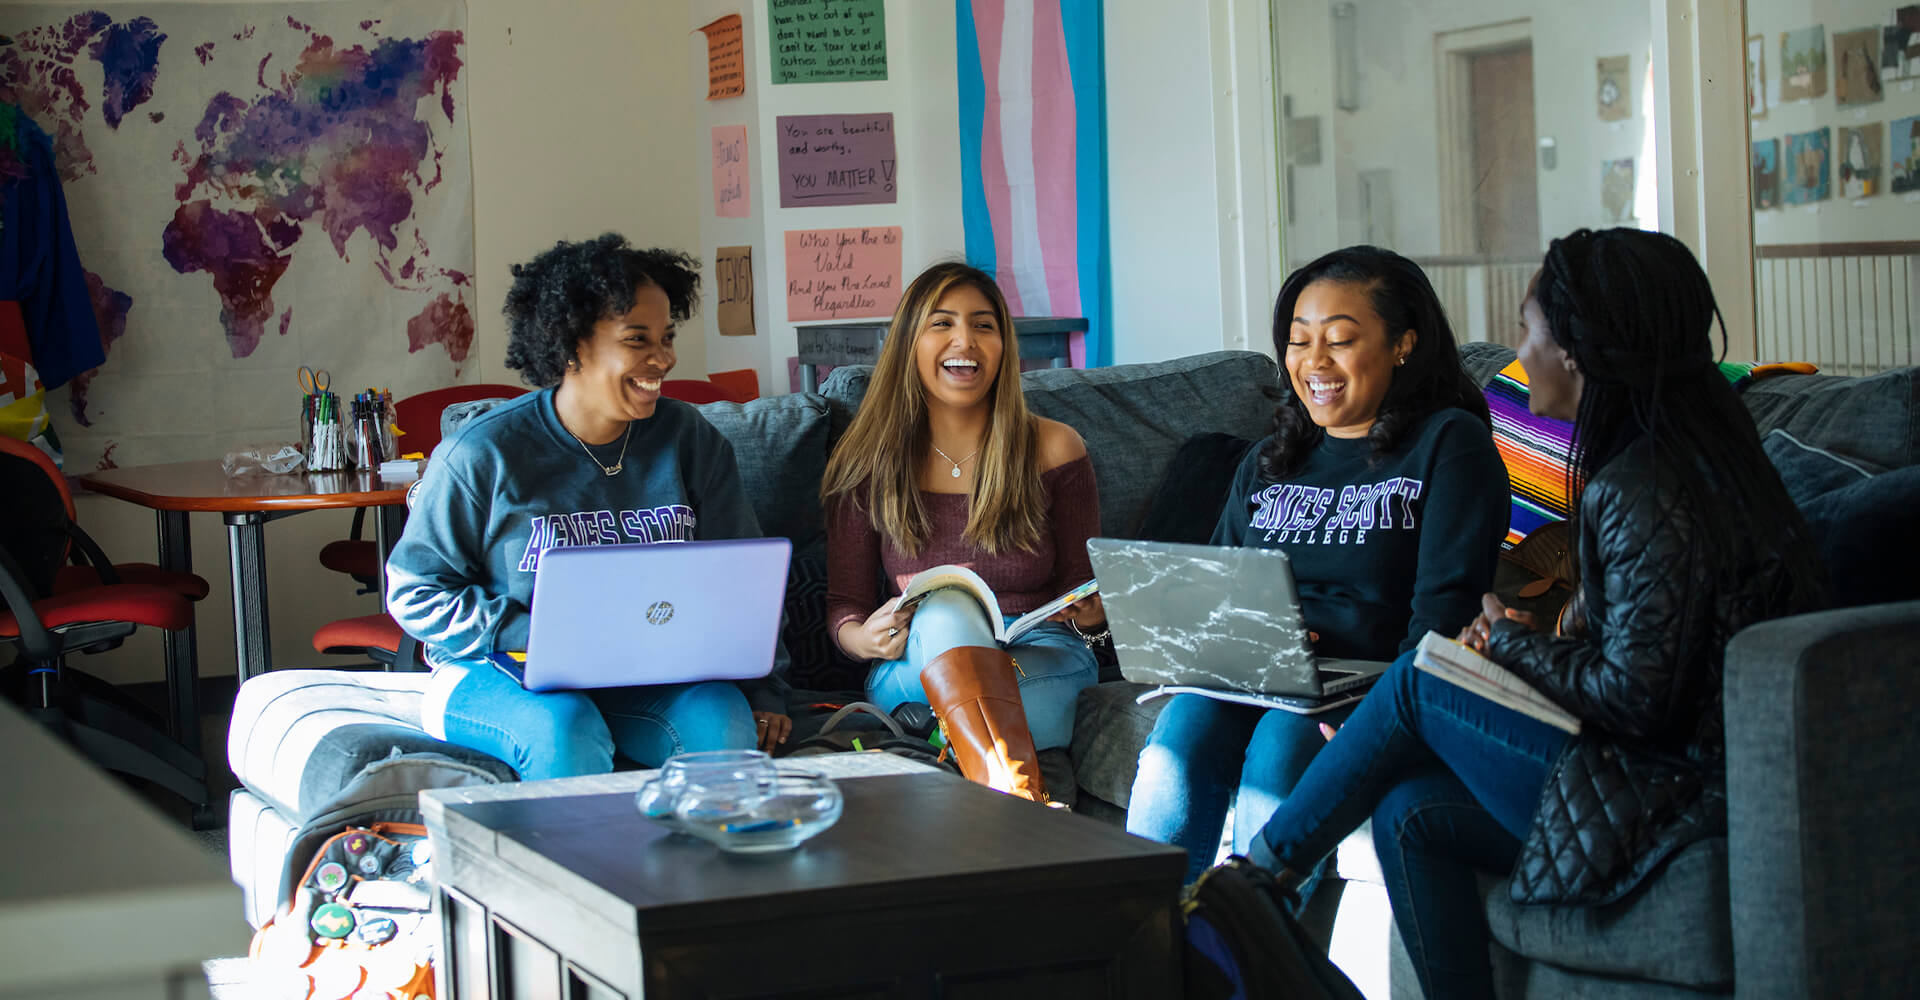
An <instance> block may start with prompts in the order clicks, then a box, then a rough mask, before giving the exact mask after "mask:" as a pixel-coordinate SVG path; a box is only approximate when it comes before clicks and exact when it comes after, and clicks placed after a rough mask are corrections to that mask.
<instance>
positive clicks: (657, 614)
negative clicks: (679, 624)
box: [647, 601, 673, 625]
mask: <svg viewBox="0 0 1920 1000" xmlns="http://www.w3.org/2000/svg"><path fill="white" fill-rule="evenodd" d="M672 620H673V605H671V604H668V603H667V602H665V601H655V602H653V603H652V604H649V605H647V624H649V625H665V624H666V623H668V622H670V621H672Z"/></svg>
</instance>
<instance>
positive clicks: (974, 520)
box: [821, 263, 1106, 800]
mask: <svg viewBox="0 0 1920 1000" xmlns="http://www.w3.org/2000/svg"><path fill="white" fill-rule="evenodd" d="M821 497H822V499H823V501H824V502H825V504H826V508H827V542H828V550H829V551H828V556H827V567H828V579H827V625H828V628H829V629H830V630H831V634H832V636H833V639H834V642H836V643H837V644H839V646H840V648H841V649H842V650H843V651H845V652H846V653H847V655H849V656H852V657H854V658H856V659H862V660H869V661H872V663H873V668H872V670H871V671H870V672H869V674H868V675H867V695H868V698H869V700H871V701H873V702H874V703H875V704H877V705H879V706H881V707H882V708H885V709H888V710H892V709H893V708H895V707H897V706H898V705H900V704H901V703H903V702H910V701H911V702H924V703H926V704H928V705H931V706H932V708H933V711H934V714H935V716H936V717H937V718H938V719H939V720H940V723H941V726H942V729H943V730H944V732H945V733H946V736H947V740H948V743H949V745H950V746H951V747H952V748H953V750H954V753H955V756H956V757H957V759H958V761H959V764H960V769H961V772H962V773H964V774H965V775H966V776H967V777H968V778H969V779H971V780H973V781H977V782H980V783H981V784H985V785H990V786H992V787H995V788H998V789H1000V790H1002V791H1006V792H1010V793H1013V794H1016V795H1021V796H1024V797H1026V798H1030V799H1035V800H1044V799H1045V798H1046V790H1045V787H1044V784H1043V782H1042V781H1041V778H1040V771H1039V766H1038V762H1037V749H1047V748H1051V747H1061V746H1065V745H1067V743H1068V742H1069V741H1070V739H1071V737H1072V733H1073V712H1074V702H1075V699H1076V697H1077V696H1078V695H1079V693H1080V690H1081V689H1082V688H1085V687H1087V686H1089V685H1091V684H1093V683H1094V680H1095V678H1096V675H1097V673H1098V667H1097V666H1096V664H1095V662H1094V658H1093V653H1092V652H1091V650H1090V649H1089V648H1088V646H1087V645H1086V642H1087V641H1088V637H1086V636H1085V633H1083V632H1081V629H1082V628H1087V629H1091V630H1093V631H1096V632H1097V631H1100V630H1102V629H1104V628H1105V623H1106V614H1105V612H1104V610H1102V608H1101V606H1100V601H1099V598H1098V597H1097V596H1095V597H1089V598H1087V599H1085V600H1083V601H1081V602H1080V603H1078V604H1076V605H1073V606H1071V607H1069V608H1067V609H1066V610H1064V611H1062V612H1060V613H1059V614H1058V615H1055V616H1054V618H1053V620H1051V621H1050V622H1048V623H1044V624H1042V625H1040V626H1039V627H1038V628H1035V629H1033V630H1032V631H1030V632H1027V633H1025V634H1024V635H1022V636H1020V637H1019V638H1018V639H1016V640H1014V641H1012V642H1010V643H1008V645H1007V647H1006V648H1004V649H1003V648H1001V646H1000V645H999V644H998V643H997V642H996V641H995V640H994V631H995V630H994V627H993V623H991V622H989V621H988V620H987V616H986V612H985V611H984V610H983V609H982V608H981V606H980V604H979V603H978V602H977V601H975V600H974V599H973V598H972V597H971V596H969V595H967V594H966V593H965V592H963V591H960V590H957V589H953V588H948V589H942V590H936V591H934V592H933V593H932V594H930V595H928V596H926V597H925V598H924V599H922V600H921V601H920V602H918V603H917V604H915V605H913V606H911V607H908V608H904V609H903V608H901V607H900V606H899V605H900V601H899V597H898V595H899V594H900V592H901V589H902V588H903V587H904V585H905V584H906V582H907V581H908V580H910V579H911V578H912V577H913V576H914V575H915V574H916V573H919V572H920V571H922V570H925V569H930V568H932V567H935V566H939V565H942V564H947V563H953V564H958V565H962V566H966V567H968V568H969V569H972V570H973V571H974V572H975V573H977V574H978V575H979V576H980V577H981V578H982V579H983V580H985V581H986V583H987V585H988V586H989V587H991V588H992V589H993V591H994V594H995V595H996V597H997V598H998V600H999V603H1000V610H1001V612H1002V613H1003V614H1005V615H1007V616H1009V618H1011V617H1012V616H1016V615H1020V614H1024V613H1026V612H1028V611H1031V610H1033V609H1034V608H1037V607H1039V606H1040V605H1042V604H1044V603H1046V602H1047V601H1048V600H1049V599H1051V598H1053V597H1054V596H1056V595H1058V594H1061V593H1064V592H1065V591H1067V590H1068V589H1070V588H1072V587H1074V586H1077V585H1079V584H1081V583H1084V582H1086V581H1087V580H1089V579H1091V578H1092V576H1093V570H1092V567H1091V566H1090V565H1089V563H1088V561H1087V548H1086V542H1087V538H1088V537H1090V536H1091V535H1092V534H1093V533H1094V531H1095V530H1096V529H1097V528H1098V526H1099V521H1100V500H1099V493H1098V490H1097V488H1096V487H1095V485H1094V477H1093V463H1092V462H1091V461H1090V460H1089V459H1088V457H1087V447H1086V444H1085V442H1083V441H1082V440H1081V439H1080V435H1079V434H1078V433H1076V432H1075V431H1074V430H1073V428H1071V427H1068V426H1067V425H1066V424H1063V423H1060V422H1059V421H1055V420H1047V419H1045V418H1042V417H1037V416H1034V415H1033V414H1032V413H1030V412H1029V411H1028V410H1027V404H1026V399H1025V397H1023V396H1022V395H1021V391H1020V351H1019V344H1018V341H1017V339H1016V338H1015V335H1014V330H1013V322H1012V317H1011V316H1010V315H1009V314H1008V311H1007V303H1006V299H1005V298H1004V297H1003V296H1002V295H1001V294H1000V289H999V288H998V286H996V285H995V284H994V282H993V279H992V278H991V277H989V276H988V275H987V274H986V273H985V272H982V271H980V270H977V269H975V268H972V267H969V266H967V265H965V264H959V263H945V264H937V265H935V266H933V267H931V268H929V269H928V270H926V271H925V272H923V273H922V274H921V275H920V276H919V277H917V278H915V279H914V281H913V283H912V284H911V285H910V286H908V288H907V290H906V294H905V295H903V296H902V297H901V300H900V305H899V307H898V308H897V309H896V310H895V311H894V315H893V322H892V325H891V326H890V327H889V328H888V331H887V337H886V340H885V341H884V342H883V344H882V345H881V348H880V358H879V360H878V362H877V363H876V364H875V366H874V370H873V376H872V380H871V382H870V383H869V385H868V387H867V393H866V396H865V397H864V398H863V399H862V400H861V402H860V409H859V412H858V413H856V414H855V416H854V419H853V424H852V425H851V426H850V427H849V428H848V429H847V432H846V434H845V435H844V436H842V438H841V439H840V443H839V444H838V445H837V446H836V447H835V449H834V453H833V456H832V458H831V459H830V460H829V461H828V462H827V472H826V478H825V482H824V483H823V484H822V486H821ZM1036 748H1037V749H1036Z"/></svg>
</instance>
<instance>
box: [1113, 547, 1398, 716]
mask: <svg viewBox="0 0 1920 1000" xmlns="http://www.w3.org/2000/svg"><path fill="white" fill-rule="evenodd" d="M1087 556H1088V558H1089V559H1091V560H1092V562H1093V574H1094V577H1095V578H1096V579H1098V580H1099V581H1100V596H1101V599H1102V600H1103V601H1104V602H1105V603H1106V609H1107V624H1108V627H1110V628H1111V629H1112V630H1113V645H1114V652H1115V653H1116V655H1117V656H1118V657H1119V660H1120V673H1121V675H1122V676H1124V677H1125V678H1126V679H1127V680H1130V681H1134V682H1137V683H1143V684H1153V685H1157V686H1158V687H1157V688H1156V690H1154V691H1151V692H1148V693H1147V694H1145V695H1143V696H1142V697H1141V700H1142V701H1145V700H1147V699H1148V698H1150V697H1157V696H1160V695H1166V694H1180V693H1194V694H1204V695H1207V696H1209V697H1214V698H1221V699H1224V700H1228V701H1238V702H1244V703H1246V704H1251V705H1258V706H1261V707H1265V708H1280V709H1285V710H1287V711H1290V712H1298V713H1302V714H1312V713H1315V712H1322V711H1325V710H1327V709H1329V708H1335V707H1338V706H1340V705H1345V704H1349V703H1352V702H1355V701H1358V700H1359V699H1360V698H1361V697H1362V696H1363V695H1365V694H1366V691H1367V688H1368V687H1370V686H1371V685H1372V684H1373V682H1374V681H1375V680H1378V679H1379V676H1380V673H1381V671H1383V670H1385V669H1386V668H1387V664H1386V663H1383V662H1379V661H1374V660H1335V659H1328V658H1324V657H1317V656H1315V655H1314V652H1313V644H1312V641H1311V640H1310V639H1309V637H1308V635H1307V628H1306V625H1305V623H1304V622H1302V620H1301V616H1300V599H1299V595H1298V592H1297V591H1296V590H1295V587H1294V582H1293V567H1292V564H1291V563H1290V562H1289V561H1288V559H1287V554H1286V553H1285V552H1284V551H1282V550H1280V549H1259V548H1245V547H1240V546H1225V547H1223V546H1215V545H1181V544H1175V543H1172V542H1139V541H1129V540H1125V539H1118V538H1093V539H1089V540H1088V541H1087Z"/></svg>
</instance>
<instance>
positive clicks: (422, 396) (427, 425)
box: [320, 383, 527, 594]
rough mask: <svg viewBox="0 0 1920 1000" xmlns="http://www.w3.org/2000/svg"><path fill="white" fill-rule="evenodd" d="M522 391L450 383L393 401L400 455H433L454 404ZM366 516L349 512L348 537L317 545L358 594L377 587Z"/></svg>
mask: <svg viewBox="0 0 1920 1000" xmlns="http://www.w3.org/2000/svg"><path fill="white" fill-rule="evenodd" d="M526 391H527V390H526V388H525V387H524V386H517V385H500V384H490V383H480V384H478V385H450V386H447V387H446V388H444V389H429V390H427V391H426V392H421V393H415V394H414V395H411V396H408V397H407V398H405V399H401V400H395V401H394V404H393V422H394V423H395V424H396V425H398V426H399V428H400V431H401V434H400V439H399V441H398V442H397V447H398V450H399V452H400V454H402V455H410V454H412V453H414V452H419V453H420V454H422V455H431V454H433V449H434V447H435V446H436V445H438V444H439V443H440V411H441V410H444V409H446V408H447V407H449V406H452V405H453V404H455V403H469V402H472V401H474V400H476V399H503V398H504V399H511V398H513V397H515V396H519V395H522V394H524V393H525V392H526ZM366 518H367V512H366V508H364V507H363V508H359V509H356V510H355V511H354V512H353V528H352V530H351V531H350V532H349V536H348V537H346V538H341V539H337V540H335V541H331V542H328V543H327V544H325V545H323V546H321V548H320V565H322V566H325V567H326V568H328V569H330V570H333V571H334V572H336V573H345V574H347V575H348V576H351V577H353V578H354V580H356V581H358V582H359V584H360V593H363V594H371V593H374V592H375V591H378V590H379V589H380V550H379V547H378V546H376V545H375V544H374V543H373V542H372V541H371V540H368V539H365V538H362V537H360V536H361V533H362V532H363V531H365V529H366Z"/></svg>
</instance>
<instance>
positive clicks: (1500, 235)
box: [1461, 42, 1540, 258]
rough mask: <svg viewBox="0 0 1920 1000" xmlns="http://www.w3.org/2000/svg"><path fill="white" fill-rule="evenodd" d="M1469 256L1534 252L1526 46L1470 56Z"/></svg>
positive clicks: (1536, 230)
mask: <svg viewBox="0 0 1920 1000" xmlns="http://www.w3.org/2000/svg"><path fill="white" fill-rule="evenodd" d="M1463 58H1465V59H1466V60H1467V73H1466V76H1467V104H1468V112H1467V115H1468V118H1469V120H1470V122H1471V126H1470V129H1469V131H1470V133H1471V142H1472V160H1471V162H1472V164H1473V169H1472V172H1471V174H1470V177H1471V179H1472V188H1471V190H1469V191H1466V192H1461V193H1462V194H1464V195H1466V196H1467V197H1468V198H1470V199H1471V204H1472V205H1473V243H1474V246H1473V252H1474V253H1477V254H1481V255H1484V256H1487V257H1494V258H1502V257H1506V258H1512V257H1528V256H1533V255H1537V254H1538V253H1539V252H1540V189H1539V184H1538V182H1537V178H1536V175H1535V173H1534V166H1533V157H1534V132H1533V45H1532V43H1531V42H1523V43H1521V44H1519V45H1514V46H1510V47H1507V48H1500V49H1491V50H1481V51H1478V52H1470V53H1467V54H1465V55H1464V56H1463Z"/></svg>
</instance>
